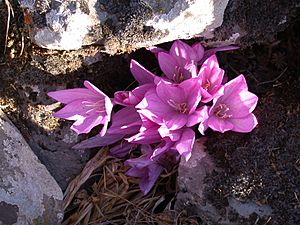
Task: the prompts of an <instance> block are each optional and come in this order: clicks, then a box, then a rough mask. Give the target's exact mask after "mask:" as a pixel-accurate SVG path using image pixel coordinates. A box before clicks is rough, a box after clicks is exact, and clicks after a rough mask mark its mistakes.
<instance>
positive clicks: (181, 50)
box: [147, 40, 239, 72]
mask: <svg viewBox="0 0 300 225" xmlns="http://www.w3.org/2000/svg"><path fill="white" fill-rule="evenodd" d="M238 48H239V47H237V46H224V47H217V48H212V49H209V50H206V51H205V50H204V48H203V46H202V45H201V44H200V43H195V44H194V45H193V46H189V45H188V44H186V43H184V42H183V41H180V40H176V41H174V43H173V44H172V47H171V49H170V51H169V52H168V51H167V50H164V49H162V48H158V47H149V48H147V49H148V50H149V51H151V52H152V53H153V54H154V55H155V56H156V57H157V58H158V56H159V53H161V52H163V53H166V54H169V55H171V56H173V57H176V58H179V59H184V60H185V62H191V61H194V62H195V63H196V65H201V64H202V63H203V62H204V61H205V60H206V59H208V58H209V57H210V56H212V55H214V54H216V53H217V52H219V51H230V50H235V49H238ZM187 64H189V63H187ZM163 72H164V71H163Z"/></svg>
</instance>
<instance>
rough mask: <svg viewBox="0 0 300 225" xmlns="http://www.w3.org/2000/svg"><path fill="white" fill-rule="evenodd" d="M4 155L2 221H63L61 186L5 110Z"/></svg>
mask: <svg viewBox="0 0 300 225" xmlns="http://www.w3.org/2000/svg"><path fill="white" fill-rule="evenodd" d="M0 157H1V160H0V180H1V182H0V224H1V225H2V224H3V225H12V224H16V225H31V224H51V225H55V224H60V222H61V221H62V219H63V210H62V199H63V194H62V191H61V189H60V187H59V186H58V184H57V183H56V181H55V180H54V179H53V178H52V176H51V175H50V174H49V172H48V171H47V169H46V168H45V166H44V165H42V164H41V163H40V162H39V160H38V158H37V157H36V156H35V155H34V153H33V152H32V151H31V149H30V147H29V146H28V144H27V143H26V142H25V140H24V138H23V137H22V136H21V134H20V133H19V131H18V130H17V129H16V128H15V126H14V125H13V124H12V123H11V122H10V121H9V119H8V118H7V117H6V116H5V115H4V113H3V112H2V111H1V110H0Z"/></svg>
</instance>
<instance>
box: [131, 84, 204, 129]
mask: <svg viewBox="0 0 300 225" xmlns="http://www.w3.org/2000/svg"><path fill="white" fill-rule="evenodd" d="M200 87H201V85H200V82H199V80H198V79H195V78H194V79H189V80H185V81H183V82H182V83H180V84H178V85H175V84H172V83H169V82H166V81H164V80H161V81H159V82H158V84H157V86H156V89H150V90H149V91H148V92H147V93H146V94H145V97H144V99H143V100H142V101H141V102H140V103H139V104H138V105H137V106H136V108H137V109H138V112H139V113H140V114H141V115H143V116H145V117H146V118H148V119H150V120H151V121H153V122H155V123H157V124H159V125H160V126H161V125H165V126H166V127H167V128H168V129H170V130H177V129H180V128H182V127H183V126H185V125H188V126H193V125H195V124H196V123H198V122H199V121H198V119H197V117H195V115H196V114H198V113H199V112H198V111H197V110H196V107H197V105H198V104H199V102H200V100H201V89H200Z"/></svg>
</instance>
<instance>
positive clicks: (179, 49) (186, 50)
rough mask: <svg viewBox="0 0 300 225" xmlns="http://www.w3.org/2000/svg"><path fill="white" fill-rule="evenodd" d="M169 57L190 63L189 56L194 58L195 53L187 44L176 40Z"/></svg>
mask: <svg viewBox="0 0 300 225" xmlns="http://www.w3.org/2000/svg"><path fill="white" fill-rule="evenodd" d="M170 55H172V56H174V57H180V58H184V59H185V60H188V61H190V60H191V58H190V56H191V55H192V56H193V57H194V56H195V55H196V52H195V50H194V49H193V48H192V47H191V46H189V45H188V44H186V43H184V42H183V41H180V40H176V41H174V42H173V44H172V47H171V49H170Z"/></svg>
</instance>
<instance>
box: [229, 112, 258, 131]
mask: <svg viewBox="0 0 300 225" xmlns="http://www.w3.org/2000/svg"><path fill="white" fill-rule="evenodd" d="M230 122H231V123H232V124H233V129H232V130H233V131H236V132H241V133H248V132H251V131H252V130H253V129H254V128H255V127H256V125H257V119H256V117H255V115H254V114H253V113H250V114H249V115H248V116H245V117H243V118H232V119H230Z"/></svg>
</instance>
